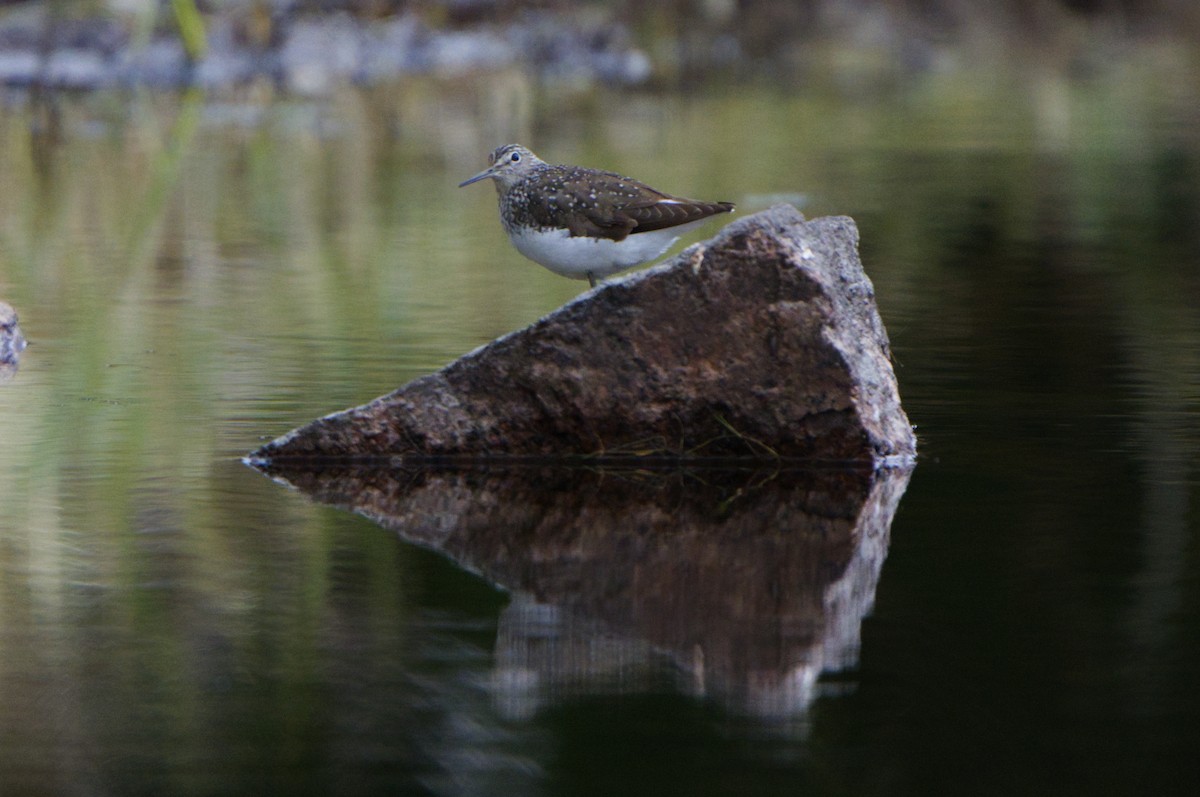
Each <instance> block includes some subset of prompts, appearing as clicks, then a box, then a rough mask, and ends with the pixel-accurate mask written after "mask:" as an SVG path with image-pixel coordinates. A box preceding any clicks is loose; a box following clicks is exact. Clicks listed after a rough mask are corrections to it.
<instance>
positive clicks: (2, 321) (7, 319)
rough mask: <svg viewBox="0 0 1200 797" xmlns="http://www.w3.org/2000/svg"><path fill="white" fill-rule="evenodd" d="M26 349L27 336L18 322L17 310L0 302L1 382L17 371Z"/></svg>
mask: <svg viewBox="0 0 1200 797" xmlns="http://www.w3.org/2000/svg"><path fill="white" fill-rule="evenodd" d="M23 351H25V336H24V335H22V334H21V327H20V325H19V324H17V311H16V310H14V309H13V308H12V305H10V304H7V303H5V302H0V382H5V381H7V380H9V379H11V378H12V377H13V374H15V373H16V372H17V365H18V364H19V363H20V361H21V352H23Z"/></svg>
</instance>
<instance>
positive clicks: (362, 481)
mask: <svg viewBox="0 0 1200 797" xmlns="http://www.w3.org/2000/svg"><path fill="white" fill-rule="evenodd" d="M264 470H266V472H267V473H268V474H269V475H271V476H273V477H275V478H278V479H281V480H283V481H285V482H288V483H290V484H292V485H294V486H295V487H297V488H298V489H300V490H301V491H303V492H305V493H308V494H310V495H312V496H313V497H314V498H316V499H317V500H319V501H322V502H325V503H329V504H334V505H338V506H342V507H345V508H348V509H352V510H354V511H356V512H359V513H361V514H363V515H366V516H368V517H370V518H372V519H373V520H375V521H377V522H378V523H380V524H382V525H383V526H384V527H386V528H388V529H391V530H393V531H395V532H397V533H398V534H399V535H400V537H401V538H402V539H404V540H407V541H409V542H413V543H417V544H420V545H424V546H428V547H431V548H434V549H436V550H439V551H441V552H444V553H445V554H447V555H448V556H450V557H452V558H453V559H454V560H455V561H456V562H457V563H459V564H460V565H461V566H462V567H464V568H467V569H469V570H471V571H474V572H478V573H480V574H481V575H482V576H483V577H485V578H487V579H488V580H490V581H491V582H493V583H495V584H496V585H498V586H499V587H501V588H503V589H506V590H508V591H510V592H511V593H512V594H513V600H512V603H511V604H510V606H509V607H508V608H507V609H506V610H505V612H504V614H503V616H502V617H501V619H500V632H499V638H498V642H497V652H496V671H495V686H496V696H497V700H498V703H499V705H500V706H501V708H502V709H503V710H504V711H505V712H506V713H509V714H510V715H517V716H520V715H525V714H528V713H530V712H532V711H534V710H535V709H536V708H537V706H538V705H540V704H541V703H542V702H544V701H546V700H553V699H554V698H556V697H558V696H562V695H564V694H572V693H586V692H594V691H597V690H609V689H613V688H616V689H644V688H647V686H648V685H649V684H648V683H647V681H648V679H650V678H651V674H652V673H653V672H655V671H656V669H657V668H656V665H659V664H661V663H662V662H663V661H664V660H667V661H669V662H670V663H671V664H672V665H673V671H674V672H676V673H678V674H679V679H680V684H681V686H682V688H684V689H686V690H689V691H693V692H695V693H697V694H703V695H710V696H713V697H715V698H717V699H718V700H720V701H722V702H725V703H727V704H728V705H730V706H731V707H733V708H736V709H738V710H743V711H749V712H751V713H754V714H756V715H762V716H772V715H793V714H796V713H799V712H802V711H803V710H804V709H805V708H806V707H807V706H808V704H809V703H810V702H811V700H812V699H813V697H814V696H815V686H816V681H817V677H818V676H819V675H820V674H821V673H822V672H830V671H837V670H842V669H845V668H847V667H851V666H853V665H855V664H856V663H857V659H858V648H859V631H860V626H861V622H862V618H863V617H864V615H866V614H867V613H868V612H869V611H870V609H871V607H872V605H873V602H874V596H875V588H876V584H877V582H878V579H879V574H880V570H881V568H882V565H883V560H884V558H885V556H886V554H887V547H888V538H889V530H890V526H891V521H892V516H893V514H894V513H895V510H896V506H897V504H898V503H899V500H900V497H901V495H903V493H904V489H905V487H906V486H907V484H908V478H909V472H908V471H903V470H898V471H882V472H878V473H875V472H871V471H869V470H868V471H854V470H840V469H837V470H835V469H829V470H812V469H805V470H788V469H780V470H768V471H763V470H755V469H745V470H733V469H722V470H716V469H707V468H705V469H688V470H678V469H672V470H666V471H662V470H648V469H584V468H569V467H550V466H546V467H542V466H528V467H506V468H503V469H492V468H486V469H485V468H468V469H437V468H433V469H430V468H421V469H413V470H409V469H404V468H397V469H386V468H338V469H324V470H284V469H283V468H281V467H280V466H278V465H277V466H273V467H272V466H266V467H264Z"/></svg>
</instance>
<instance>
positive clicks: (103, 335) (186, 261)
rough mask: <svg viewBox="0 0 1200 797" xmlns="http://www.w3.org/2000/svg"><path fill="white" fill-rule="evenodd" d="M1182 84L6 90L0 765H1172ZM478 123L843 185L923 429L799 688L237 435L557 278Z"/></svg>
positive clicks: (1018, 776)
mask: <svg viewBox="0 0 1200 797" xmlns="http://www.w3.org/2000/svg"><path fill="white" fill-rule="evenodd" d="M1189 79H1190V81H1191V82H1190V83H1187V84H1186V85H1183V86H1182V87H1181V86H1180V85H1165V86H1164V85H1162V84H1159V83H1149V84H1148V83H1146V82H1144V81H1142V80H1141V79H1140V77H1139V76H1138V75H1132V76H1130V75H1122V76H1119V77H1112V78H1108V79H1099V78H1097V79H1095V80H1093V81H1089V82H1080V83H1079V84H1071V85H1066V86H1062V87H1060V88H1061V89H1062V91H1061V92H1059V93H1057V94H1055V95H1054V96H1056V97H1058V98H1059V102H1058V104H1056V105H1054V106H1053V107H1052V108H1047V107H1046V106H1045V103H1044V96H1045V93H1044V92H1039V91H1034V90H1030V89H1026V87H1025V86H1023V85H1022V84H1021V83H1019V82H1014V83H1009V82H1005V81H1003V80H1000V79H998V78H995V77H993V78H991V79H973V80H961V81H955V80H952V79H948V78H946V79H930V80H929V81H928V82H926V83H924V84H922V85H919V86H913V87H906V88H903V89H900V90H897V91H895V92H888V93H887V94H886V95H885V96H883V97H880V96H862V95H860V94H856V93H853V92H850V93H839V92H830V91H816V90H814V91H812V92H810V93H804V94H799V95H797V94H784V93H781V92H778V91H775V90H771V89H756V90H752V91H746V90H738V91H732V90H731V91H728V92H720V91H718V92H715V93H711V94H706V95H698V96H685V97H656V96H647V95H632V96H630V95H604V94H600V95H589V96H587V97H579V96H575V95H570V94H561V93H556V92H554V91H551V90H545V91H541V90H536V89H531V88H529V87H527V86H523V85H520V84H517V85H510V84H509V83H504V82H499V83H498V84H497V85H480V86H475V85H462V84H455V85H444V84H440V85H439V84H428V85H426V84H414V85H412V86H405V87H402V88H397V89H388V90H379V91H376V92H371V93H347V94H345V95H344V96H341V97H339V98H337V99H336V100H333V101H330V102H328V103H311V104H310V103H302V102H277V103H275V104H271V105H267V106H260V105H254V104H245V105H243V104H232V105H226V104H219V103H216V102H213V101H209V102H203V101H200V100H199V98H183V99H180V98H175V97H172V98H165V97H137V98H114V97H108V98H91V99H88V100H74V101H72V100H63V101H62V102H61V103H60V104H59V106H58V108H57V112H56V113H52V112H50V111H49V110H47V109H46V108H31V107H30V106H29V105H28V104H27V103H26V102H24V101H20V100H14V101H12V102H11V103H10V105H9V106H8V108H7V109H6V110H5V111H4V113H3V115H0V180H2V184H3V186H4V190H3V191H2V192H0V298H3V299H4V300H6V301H8V302H9V303H11V304H12V305H14V306H15V307H16V308H17V310H18V312H19V313H20V316H21V322H22V327H23V329H24V331H25V334H26V336H27V337H28V338H29V340H30V341H31V344H30V346H29V348H28V350H27V351H26V352H25V353H24V356H23V358H22V360H21V363H20V370H19V371H18V372H17V373H16V375H15V376H13V377H12V378H11V379H9V380H7V381H6V382H4V383H3V384H0V784H3V786H2V787H0V788H2V790H3V791H4V792H5V793H12V794H60V793H102V794H103V793H111V794H238V793H244V794H266V793H294V794H381V793H391V794H401V793H404V794H407V793H412V794H455V795H457V794H501V793H505V794H546V795H550V794H556V795H557V794H581V795H582V794H595V795H612V794H629V795H632V794H655V795H661V794H687V795H698V794H714V795H716V794H722V795H723V794H758V795H775V794H796V793H815V794H898V793H909V794H931V793H955V794H1014V793H1042V794H1049V793H1054V794H1063V793H1078V794H1095V793H1124V794H1144V793H1156V792H1157V793H1180V794H1182V793H1194V792H1195V790H1196V789H1198V788H1200V768H1197V767H1196V764H1195V755H1196V750H1197V749H1200V731H1198V730H1197V728H1200V690H1198V689H1197V688H1196V684H1197V682H1200V664H1198V662H1200V579H1198V578H1197V576H1196V574H1197V572H1200V571H1198V568H1200V547H1198V545H1197V543H1198V541H1200V534H1198V532H1200V515H1198V510H1197V504H1196V503H1195V502H1194V501H1193V498H1195V497H1196V496H1197V492H1198V490H1197V486H1198V476H1200V473H1198V468H1197V457H1196V452H1197V451H1198V450H1200V412H1198V411H1197V407H1198V406H1200V404H1198V401H1200V309H1197V308H1200V133H1198V132H1197V131H1200V114H1198V113H1197V111H1196V108H1198V107H1200V103H1197V102H1196V101H1195V100H1196V92H1193V91H1191V90H1190V89H1189V88H1188V87H1189V86H1190V87H1191V88H1194V87H1195V86H1196V85H1197V83H1196V78H1195V76H1191V77H1190V78H1189ZM495 96H499V97H502V98H504V97H507V98H508V99H507V101H506V102H499V103H496V102H488V101H485V98H486V97H495ZM510 106H511V107H512V108H515V109H516V110H508V109H509V107H510ZM498 109H499V110H498ZM501 131H502V132H501ZM501 139H519V140H522V141H524V142H525V143H528V144H530V145H532V146H534V147H535V148H537V149H538V150H539V151H540V152H541V154H542V155H543V156H544V157H546V158H547V159H550V160H565V161H578V162H584V163H588V164H594V165H600V166H605V167H608V168H612V169H616V170H618V171H623V172H626V173H631V174H635V175H638V176H640V177H643V178H645V179H647V180H648V181H649V182H651V183H654V184H657V185H661V186H662V187H663V188H666V189H668V190H676V191H678V192H680V193H686V194H691V195H696V196H704V197H713V198H720V199H730V200H734V201H737V202H739V203H740V205H741V207H742V208H744V209H745V210H747V211H749V210H754V209H757V208H759V207H763V206H765V205H767V204H769V203H770V202H772V201H774V199H775V198H777V197H779V196H786V197H789V198H792V199H794V200H796V201H801V202H803V203H805V207H804V210H805V212H807V213H809V214H810V215H821V214H829V213H839V214H843V213H844V214H848V215H852V216H854V217H855V218H856V220H857V221H858V223H859V226H860V228H861V232H862V251H863V258H864V262H865V264H866V267H867V270H868V273H870V274H871V276H872V277H873V279H874V280H875V284H876V288H877V291H878V295H879V301H880V305H881V311H882V314H883V316H884V320H885V323H886V324H887V325H888V329H889V332H890V334H891V336H892V341H893V347H894V349H895V352H896V356H897V361H898V375H899V378H900V384H901V391H902V395H903V398H904V401H905V405H906V407H907V409H908V412H909V414H910V416H911V418H912V420H913V422H914V423H915V424H916V425H917V431H918V434H919V435H920V438H921V441H922V461H921V464H920V465H919V467H918V468H917V469H916V471H915V472H914V473H913V475H912V479H911V482H910V483H909V484H908V487H907V491H906V492H905V493H904V495H903V498H902V500H900V503H899V509H898V511H897V512H896V515H895V519H894V522H893V523H892V526H891V537H890V539H891V544H890V549H889V548H887V546H886V540H885V541H884V548H883V549H881V550H880V551H877V553H878V554H879V556H880V557H881V556H882V553H883V552H886V563H884V564H883V566H882V570H881V571H877V572H876V576H877V583H875V582H874V581H871V580H870V579H868V582H869V587H870V589H869V590H868V592H869V593H870V594H867V595H865V596H863V595H860V596H859V600H861V601H863V602H864V603H863V604H862V605H863V608H864V609H870V612H869V615H868V616H867V617H866V619H865V620H862V621H861V627H860V623H859V622H854V623H853V628H852V629H851V631H850V632H848V636H847V639H851V640H854V641H855V644H851V645H849V646H848V648H847V649H846V650H844V651H843V653H844V655H843V656H842V657H841V658H840V659H839V660H838V661H837V662H831V661H828V660H827V661H826V662H825V664H824V665H823V667H822V668H821V669H824V670H825V672H824V674H823V675H822V676H821V677H820V678H819V679H818V680H817V681H816V683H815V684H811V685H810V686H811V690H809V691H807V692H805V693H804V695H803V696H802V697H801V698H797V697H796V695H795V693H788V694H784V693H783V692H779V691H775V692H772V691H770V690H767V692H766V693H765V694H766V695H767V697H766V698H765V699H764V698H763V695H762V694H759V699H757V700H745V699H734V698H732V697H730V695H731V694H732V693H731V692H724V693H722V692H720V691H719V690H709V689H706V688H702V687H698V686H697V683H696V673H697V672H699V671H703V667H698V666H696V664H695V662H683V663H681V658H680V657H679V656H676V655H673V654H670V652H669V651H668V652H664V650H663V647H662V646H661V645H657V644H654V643H652V641H647V633H648V632H647V633H643V632H642V631H640V630H639V629H641V628H643V627H644V628H652V627H654V623H655V621H656V619H661V618H657V617H656V615H655V612H656V611H658V609H656V607H655V606H651V605H646V606H643V607H642V612H641V614H640V615H639V621H640V622H642V623H644V624H645V625H644V626H630V627H626V628H616V629H614V628H611V627H609V628H607V629H606V631H605V632H604V633H603V634H599V635H598V634H597V632H595V631H594V630H587V631H585V632H583V633H581V634H580V635H579V636H571V634H575V633H577V631H575V630H573V626H572V625H571V624H572V623H574V622H583V621H582V620H579V619H578V618H576V619H574V620H568V619H565V617H564V615H562V613H561V610H560V608H557V607H555V606H550V605H541V604H539V603H538V602H536V601H534V602H532V603H531V602H530V601H529V600H528V596H522V595H514V594H510V593H509V592H507V591H505V590H501V589H498V588H496V587H495V586H493V585H492V584H491V583H489V581H488V580H487V579H486V578H484V577H481V576H480V575H477V574H475V573H474V572H473V570H472V569H471V568H469V567H462V566H460V565H459V564H458V563H456V562H455V561H454V560H453V559H451V558H448V557H446V556H443V555H441V554H439V553H434V552H431V551H429V550H426V549H425V548H423V547H421V546H419V545H414V544H411V543H409V542H405V541H402V540H400V539H398V538H397V535H396V534H394V533H393V532H392V531H388V530H385V529H384V528H381V527H380V526H379V525H376V524H375V523H373V522H371V521H370V520H367V519H365V518H363V517H359V516H357V515H355V514H352V513H350V512H347V511H343V510H340V509H337V508H332V507H327V506H322V505H320V504H318V503H315V502H312V501H310V500H308V499H306V498H305V497H303V496H302V495H300V494H298V493H296V492H294V491H291V490H287V489H285V488H283V487H281V486H279V485H277V484H275V483H273V482H271V481H270V480H268V479H265V478H263V477H262V476H261V475H259V474H258V473H256V472H254V471H252V470H250V469H249V468H247V467H245V466H243V465H242V464H241V463H240V461H239V458H240V456H241V455H243V454H244V453H246V452H247V451H249V450H251V449H253V448H255V447H256V446H257V445H259V444H260V443H261V442H263V441H264V440H265V439H269V438H271V437H274V436H276V435H278V434H281V433H283V432H284V431H286V430H288V429H290V428H292V427H294V426H296V425H298V424H300V423H303V422H305V421H307V420H310V419H311V418H313V417H315V416H317V415H321V414H324V413H326V412H330V411H333V410H336V409H340V408H343V407H345V406H349V405H351V404H357V403H361V402H364V401H366V400H369V399H371V398H373V397H375V396H377V395H379V394H381V393H383V392H386V391H388V390H390V389H392V388H394V387H395V386H397V385H399V384H401V383H403V382H405V381H407V380H409V379H411V378H413V377H416V376H418V375H421V374H424V373H428V372H429V371H430V370H432V369H435V368H437V367H438V366H440V365H442V364H444V363H445V362H448V361H449V360H451V359H453V358H454V357H456V356H458V355H459V354H462V353H464V352H466V351H468V350H470V349H472V348H474V347H475V346H478V345H480V344H482V343H485V342H487V341H489V340H491V339H492V338H494V337H496V336H498V335H500V334H503V333H505V332H508V331H510V330H513V329H516V328H518V327H520V326H522V325H524V324H526V323H528V322H530V321H532V320H534V319H536V318H537V317H539V316H540V315H542V314H544V313H546V312H549V311H550V310H552V309H554V308H555V307H557V306H558V305H559V304H561V303H562V302H564V301H566V300H567V299H569V298H571V297H573V296H575V295H576V294H577V293H578V292H579V291H580V289H581V285H580V284H579V283H574V282H568V281H566V280H562V279H560V278H557V277H554V276H553V275H551V274H549V273H548V272H545V271H544V270H542V269H540V268H538V267H537V266H534V265H533V264H530V263H527V262H526V261H524V260H523V259H522V258H521V257H520V256H519V255H517V254H516V253H515V252H513V251H511V250H510V249H509V248H508V246H507V243H506V242H505V241H504V239H503V237H502V233H501V231H500V228H499V224H498V223H497V221H496V219H495V208H494V202H495V197H494V194H493V192H492V191H491V190H490V189H487V188H486V187H481V186H473V187H472V188H471V189H464V190H462V191H459V190H457V189H456V188H455V187H454V186H455V185H456V184H457V182H458V181H459V180H461V179H463V178H464V177H466V176H468V175H470V174H473V173H474V172H476V171H478V169H479V168H481V164H482V163H483V158H484V155H485V153H486V151H487V150H489V149H490V148H491V147H492V146H494V145H495V144H497V143H502V142H501ZM698 237H700V236H699V235H693V236H692V240H695V239H697V238H698ZM583 532H586V530H583ZM732 558H733V559H736V558H737V557H736V554H735V555H733V557H732ZM736 564H737V563H736V562H731V566H736ZM877 564H878V562H877ZM614 578H616V577H615V576H614ZM704 586H705V585H704V584H696V585H694V588H695V589H696V590H697V593H696V594H698V595H700V594H706V593H704ZM633 608H634V609H636V608H637V607H636V606H635V607H633ZM672 622H673V621H672ZM668 625H669V624H668ZM543 626H544V627H545V628H546V629H547V630H546V631H545V634H546V637H547V639H551V640H555V639H559V638H560V637H570V638H571V639H573V640H582V642H579V643H578V644H576V645H575V646H574V647H571V646H570V645H567V644H562V645H560V647H559V648H555V649H554V651H553V652H552V656H557V657H558V658H557V659H556V661H557V665H556V666H557V670H555V672H557V673H558V674H559V676H558V677H556V678H550V679H548V681H547V682H534V683H522V684H517V685H515V686H514V684H513V683H512V682H511V680H506V679H511V677H516V676H520V675H521V674H522V673H526V674H527V672H526V670H523V669H520V668H515V669H514V668H512V667H509V666H508V665H509V664H511V662H510V658H511V656H512V655H513V650H514V648H513V646H512V645H511V644H510V641H509V640H511V637H512V634H511V633H510V632H511V629H512V628H514V627H515V628H518V629H520V633H521V634H523V635H524V636H523V639H525V640H526V641H528V639H529V638H530V637H531V635H533V636H536V634H535V633H534V632H531V630H530V629H536V628H538V627H543ZM664 633H666V632H664ZM604 634H608V636H605V635H604ZM597 640H600V641H601V642H603V644H602V645H601V644H600V642H597ZM584 647H586V648H587V650H585V651H583V652H579V651H580V650H582V649H583V648H584ZM600 648H603V649H602V650H600ZM563 650H567V651H568V652H566V653H564V652H563ZM598 650H599V652H597V651H598ZM714 669H715V665H714V664H713V663H712V662H711V661H710V662H709V666H708V670H709V671H710V672H711V671H712V670H714ZM742 675H744V676H745V678H746V679H747V681H746V683H743V684H742V686H746V684H750V683H751V682H752V681H753V674H752V673H748V672H743V673H742ZM751 685H753V684H751ZM734 691H736V690H734ZM743 696H744V695H743Z"/></svg>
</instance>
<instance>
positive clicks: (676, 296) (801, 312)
mask: <svg viewBox="0 0 1200 797" xmlns="http://www.w3.org/2000/svg"><path fill="white" fill-rule="evenodd" d="M857 244H858V230H857V228H856V227H855V225H854V222H853V220H851V219H849V218H821V219H815V220H813V221H805V220H804V217H803V216H801V215H800V213H799V212H797V211H796V210H795V209H794V208H792V207H790V206H778V207H774V208H771V209H770V210H767V211H764V212H762V213H758V214H755V215H753V216H749V217H746V218H744V219H741V220H738V221H735V222H733V223H732V224H730V225H728V226H727V227H726V228H725V229H724V230H723V231H721V233H720V234H719V235H717V236H716V237H715V238H713V239H712V240H710V241H707V242H705V243H701V244H697V245H695V246H692V247H690V248H688V249H686V250H685V251H683V252H682V253H680V254H679V255H678V256H677V257H675V258H673V259H671V260H669V261H667V262H665V263H663V264H661V265H659V266H657V267H655V268H652V269H649V270H647V271H644V272H641V273H637V274H634V275H632V276H629V277H626V278H624V279H620V280H616V281H613V282H609V283H607V284H604V285H602V286H601V287H600V288H598V289H597V290H595V291H589V292H587V293H585V294H583V295H582V296H580V297H579V298H578V299H576V300H575V301H572V302H570V303H569V304H567V305H565V306H564V307H562V308H560V309H559V310H557V311H555V312H554V313H551V314H550V315H548V316H546V317H545V318H543V319H542V320H540V321H538V322H537V323H535V324H533V325H532V326H530V327H528V328H526V329H523V330H520V331H518V332H515V333H512V334H510V335H507V336H505V337H503V338H500V339H499V340H496V341H494V342H492V343H490V344H488V345H486V346H484V347H482V348H480V349H477V350H476V351H474V352H471V353H470V354H468V355H466V356H464V357H462V358H460V359H458V360H456V361H455V362H453V363H451V364H450V365H448V366H446V367H445V368H443V369H442V370H441V371H439V372H437V373H434V374H431V375H429V376H426V377H422V378H420V379H417V380H415V381H413V382H411V383H409V384H408V385H406V386H404V387H402V388H400V389H399V390H397V391H395V392H394V393H391V394H388V395H386V396H383V397H381V398H378V399H376V400H374V401H372V402H370V403H369V404H365V405H363V406H360V407H355V408H353V409H350V410H347V411H345V412H340V413H337V414H334V415H330V416H327V417H325V418H321V419H319V420H317V421H314V422H313V423H310V424H308V425H307V426H304V427H301V428H300V429H297V430H295V431H293V432H291V433H289V434H287V435H285V436H284V437H281V438H279V439H278V440H275V441H274V442H271V443H269V444H267V445H265V446H263V447H262V448H261V449H259V450H258V451H256V452H254V454H252V455H251V458H250V461H251V462H256V463H263V462H268V461H272V460H275V461H278V460H282V459H297V458H300V459H307V460H345V459H360V458H376V457H393V456H400V457H408V458H421V457H435V458H462V457H467V458H480V457H497V456H500V457H507V456H562V455H580V456H605V455H607V456H617V457H621V456H642V457H644V456H654V455H657V456H660V457H666V458H670V457H701V456H705V457H755V458H772V459H773V458H802V459H807V460H821V461H837V462H859V463H865V462H869V463H872V464H873V465H875V466H880V465H886V464H896V463H899V462H907V461H909V460H911V459H912V457H913V456H914V454H915V450H916V442H915V438H914V436H913V432H912V427H911V426H910V425H909V422H908V418H907V417H906V416H905V414H904V411H903V409H901V406H900V398H899V394H898V391H897V387H896V379H895V375H894V373H893V371H892V367H891V361H890V353H889V348H888V339H887V333H886V332H885V331H884V328H883V324H882V322H881V321H880V318H879V314H878V311H877V309H876V306H875V294H874V289H873V288H872V285H871V282H870V280H869V279H868V278H867V276H866V275H865V274H864V273H863V269H862V264H861V263H860V261H859V258H858V252H857Z"/></svg>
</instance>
